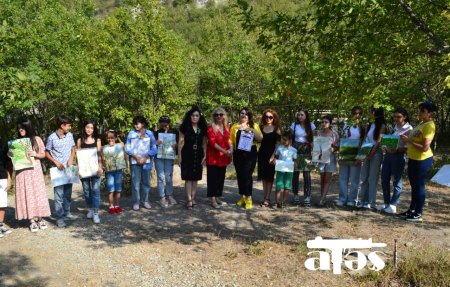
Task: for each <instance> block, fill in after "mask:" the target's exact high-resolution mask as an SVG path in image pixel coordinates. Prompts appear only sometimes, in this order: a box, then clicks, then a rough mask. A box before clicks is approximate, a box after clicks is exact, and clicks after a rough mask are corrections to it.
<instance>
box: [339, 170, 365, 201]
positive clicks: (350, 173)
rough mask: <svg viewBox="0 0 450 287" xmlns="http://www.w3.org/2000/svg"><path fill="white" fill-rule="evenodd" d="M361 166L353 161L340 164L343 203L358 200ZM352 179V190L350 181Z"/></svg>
mask: <svg viewBox="0 0 450 287" xmlns="http://www.w3.org/2000/svg"><path fill="white" fill-rule="evenodd" d="M360 178H361V167H360V166H355V165H354V164H353V163H347V162H341V163H340V165H339V201H340V202H342V203H343V204H346V203H351V204H354V205H356V204H357V203H358V202H357V201H358V190H359V180H360ZM349 180H350V184H351V185H350V192H349V186H348V182H349Z"/></svg>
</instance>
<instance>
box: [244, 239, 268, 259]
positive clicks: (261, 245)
mask: <svg viewBox="0 0 450 287" xmlns="http://www.w3.org/2000/svg"><path fill="white" fill-rule="evenodd" d="M266 245H267V244H266V242H265V241H264V240H257V241H255V242H253V243H252V244H250V245H249V246H248V248H247V250H246V251H247V253H248V254H252V255H262V254H263V253H264V250H265V249H266Z"/></svg>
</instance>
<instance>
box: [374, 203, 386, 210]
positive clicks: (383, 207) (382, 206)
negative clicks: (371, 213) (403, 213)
mask: <svg viewBox="0 0 450 287" xmlns="http://www.w3.org/2000/svg"><path fill="white" fill-rule="evenodd" d="M386 207H388V205H387V204H382V205H377V207H376V209H377V210H378V211H382V210H384V209H385V208H386Z"/></svg>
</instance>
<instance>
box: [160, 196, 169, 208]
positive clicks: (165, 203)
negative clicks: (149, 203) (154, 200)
mask: <svg viewBox="0 0 450 287" xmlns="http://www.w3.org/2000/svg"><path fill="white" fill-rule="evenodd" d="M159 204H161V207H162V208H167V207H169V202H167V200H166V198H165V197H161V199H160V200H159Z"/></svg>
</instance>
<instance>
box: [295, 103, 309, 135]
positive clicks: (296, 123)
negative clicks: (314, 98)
mask: <svg viewBox="0 0 450 287" xmlns="http://www.w3.org/2000/svg"><path fill="white" fill-rule="evenodd" d="M300 112H304V113H305V122H304V123H305V131H306V139H307V140H308V142H309V143H312V142H313V132H312V129H311V117H310V116H309V112H308V110H307V109H304V108H300V109H299V110H298V111H297V112H296V113H295V125H301V124H302V123H301V122H300V121H299V119H298V114H299V113H300ZM295 125H294V133H295Z"/></svg>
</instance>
